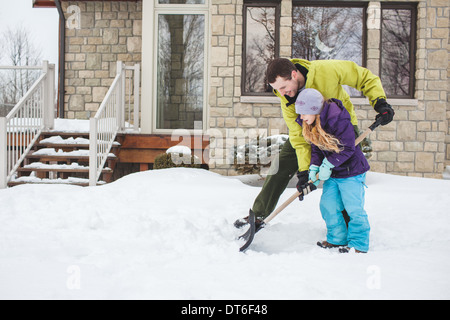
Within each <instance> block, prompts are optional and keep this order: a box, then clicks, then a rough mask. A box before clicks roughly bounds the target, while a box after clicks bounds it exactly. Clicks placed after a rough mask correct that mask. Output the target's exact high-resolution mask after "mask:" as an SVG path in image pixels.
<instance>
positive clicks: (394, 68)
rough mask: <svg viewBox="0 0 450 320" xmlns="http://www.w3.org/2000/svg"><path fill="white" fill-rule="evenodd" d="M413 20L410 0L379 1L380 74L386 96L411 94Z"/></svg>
mask: <svg viewBox="0 0 450 320" xmlns="http://www.w3.org/2000/svg"><path fill="white" fill-rule="evenodd" d="M416 21H417V18H416V10H415V6H413V5H412V4H400V5H398V4H397V5H396V4H389V3H383V4H382V7H381V63H380V78H381V82H382V83H383V87H384V90H385V92H386V95H387V96H388V97H391V98H413V97H414V92H413V91H414V70H415V56H414V51H415V34H416V32H415V22H416Z"/></svg>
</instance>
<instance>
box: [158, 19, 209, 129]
mask: <svg viewBox="0 0 450 320" xmlns="http://www.w3.org/2000/svg"><path fill="white" fill-rule="evenodd" d="M204 44H205V16H204V15H197V14H184V15H183V14H161V15H159V17H158V67H157V82H158V83H157V114H156V127H157V128H158V129H179V128H184V129H194V122H195V121H202V119H203V104H204V101H203V100H204V98H203V96H204V79H205V70H204V58H205V57H204V51H205V47H204Z"/></svg>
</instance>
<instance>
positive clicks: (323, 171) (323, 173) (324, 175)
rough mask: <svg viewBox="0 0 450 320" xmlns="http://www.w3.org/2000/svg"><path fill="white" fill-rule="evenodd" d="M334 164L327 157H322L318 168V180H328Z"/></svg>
mask: <svg viewBox="0 0 450 320" xmlns="http://www.w3.org/2000/svg"><path fill="white" fill-rule="evenodd" d="M333 168H334V165H332V164H331V163H330V161H328V160H327V158H325V159H323V161H322V165H321V166H320V168H319V179H320V180H323V181H325V180H328V179H329V178H330V177H331V171H332V170H333Z"/></svg>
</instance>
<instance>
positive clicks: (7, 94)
mask: <svg viewBox="0 0 450 320" xmlns="http://www.w3.org/2000/svg"><path fill="white" fill-rule="evenodd" d="M0 48H1V49H2V50H1V51H0V63H1V64H2V65H6V66H14V67H19V66H20V67H21V66H36V65H38V64H39V63H40V62H41V55H42V50H41V49H40V48H38V46H36V45H35V44H34V43H33V42H32V39H31V37H30V32H29V30H27V29H26V28H25V27H23V26H18V27H16V28H14V29H11V28H8V29H7V30H6V31H4V32H3V33H2V34H1V35H0ZM38 77H39V71H38V70H17V69H14V70H2V71H1V72H0V106H5V105H6V106H11V105H15V104H16V103H17V102H18V101H19V100H20V98H21V97H22V96H23V95H24V94H25V93H26V92H27V91H28V90H29V89H30V88H31V86H32V85H33V83H34V82H35V81H36V79H37V78H38Z"/></svg>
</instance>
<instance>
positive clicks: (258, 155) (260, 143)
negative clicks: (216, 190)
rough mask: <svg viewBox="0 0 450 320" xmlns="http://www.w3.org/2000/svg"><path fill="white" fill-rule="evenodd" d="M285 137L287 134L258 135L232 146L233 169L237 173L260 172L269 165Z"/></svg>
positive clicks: (278, 151)
mask: <svg viewBox="0 0 450 320" xmlns="http://www.w3.org/2000/svg"><path fill="white" fill-rule="evenodd" d="M287 139H288V136H287V135H273V136H269V137H266V138H261V137H258V138H256V139H253V140H251V141H250V142H249V143H246V144H245V145H240V146H237V147H234V150H233V159H234V165H233V167H234V169H235V170H236V171H237V172H238V173H239V174H261V173H262V172H261V171H262V170H263V169H268V168H269V167H270V164H271V162H272V160H273V158H274V157H275V156H277V155H278V154H279V153H280V151H281V148H282V147H283V145H284V143H285V142H286V141H287Z"/></svg>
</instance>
